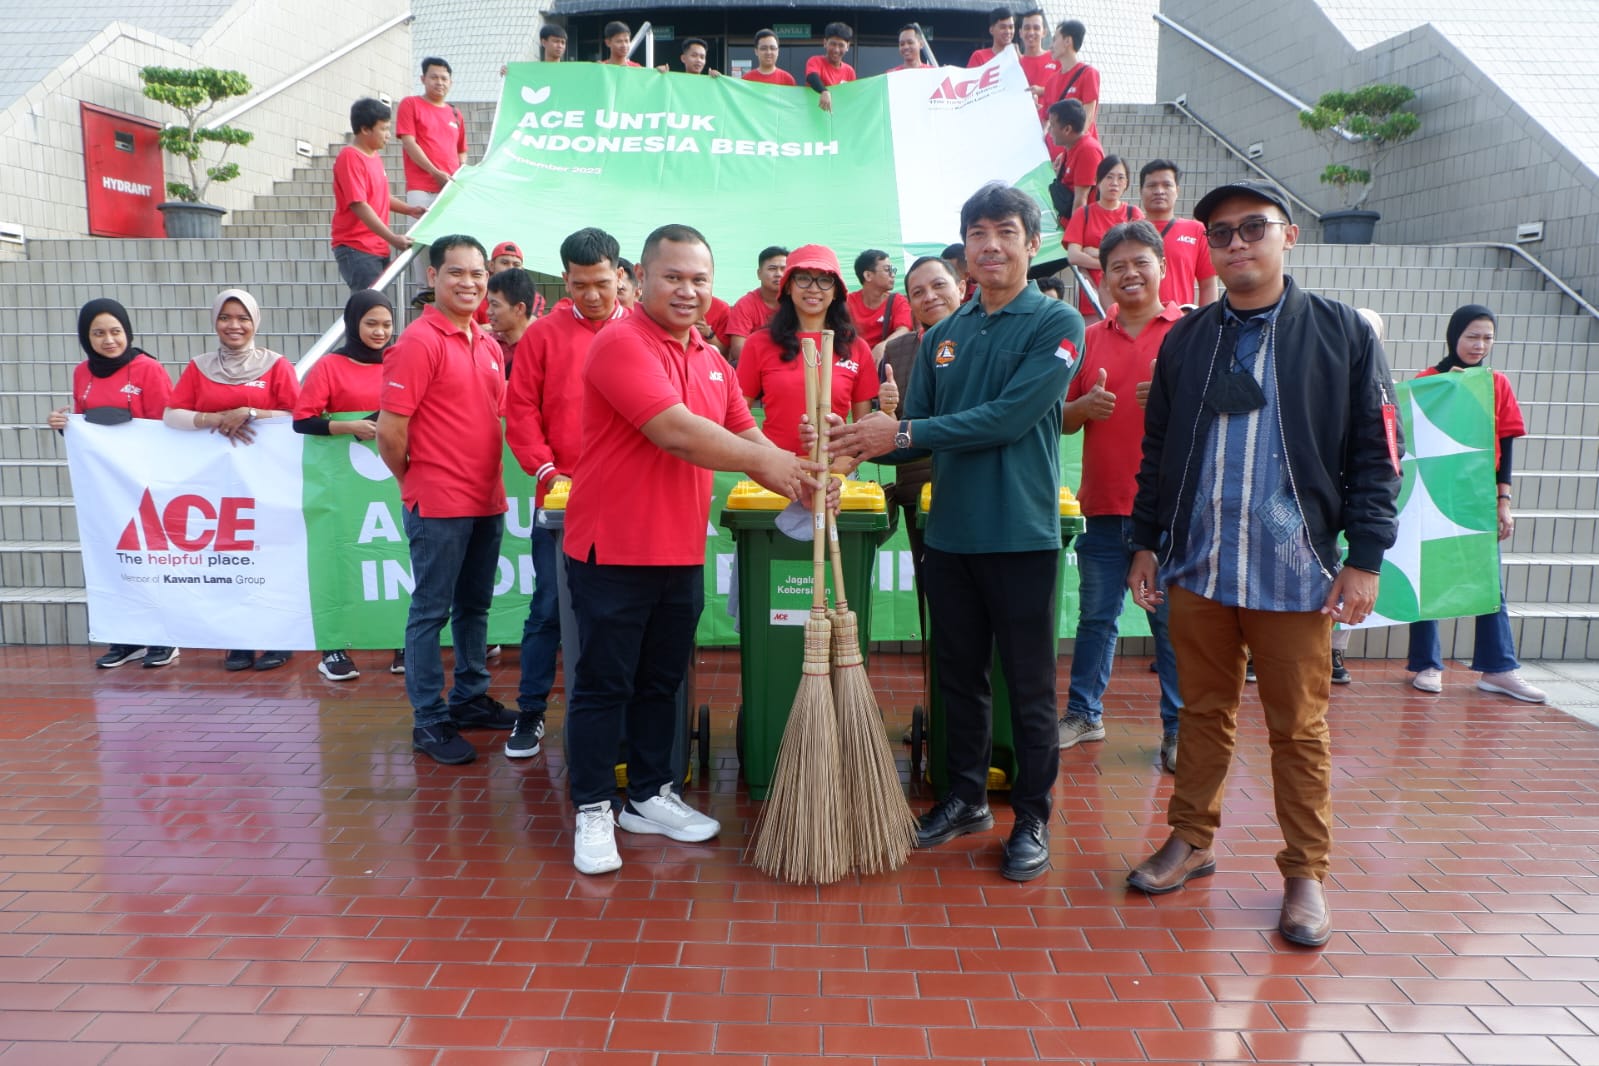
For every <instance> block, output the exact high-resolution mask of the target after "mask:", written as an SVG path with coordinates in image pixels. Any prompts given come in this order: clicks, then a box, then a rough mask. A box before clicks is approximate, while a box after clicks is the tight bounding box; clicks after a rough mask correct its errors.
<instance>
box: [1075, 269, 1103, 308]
mask: <svg viewBox="0 0 1599 1066" xmlns="http://www.w3.org/2000/svg"><path fill="white" fill-rule="evenodd" d="M1066 265H1067V267H1069V268H1070V269H1071V272H1072V277H1074V278H1076V279H1077V291H1078V292H1080V293H1082V294H1083V295H1084V296H1086V297H1088V303H1089V305H1090V306H1091V307H1093V309H1094V313H1095V314H1096V315H1098V316H1099V317H1100V318H1104V317H1105V305H1104V304H1102V303H1100V302H1099V289H1098V287H1097V286H1095V285H1093V284H1092V283H1091V282H1090V281H1089V280H1088V275H1087V274H1084V273H1083V272H1082V271H1081V270H1078V269H1077V264H1076V263H1067V264H1066Z"/></svg>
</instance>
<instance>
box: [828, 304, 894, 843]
mask: <svg viewBox="0 0 1599 1066" xmlns="http://www.w3.org/2000/svg"><path fill="white" fill-rule="evenodd" d="M832 365H833V334H832V333H831V332H824V333H823V334H822V379H821V393H822V395H823V396H827V397H831V395H832V380H831V379H832ZM830 406H831V404H828V407H830ZM826 410H827V408H823V412H822V415H821V418H822V429H823V433H824V434H825V432H826V426H827V420H826V413H825V412H826ZM826 451H827V449H826V448H825V447H824V448H823V454H826ZM827 541H828V545H829V550H830V552H831V554H832V559H833V701H834V704H835V705H836V707H837V708H838V733H839V753H840V761H841V762H842V764H843V774H844V795H845V803H846V804H847V805H848V810H849V827H850V854H851V856H852V860H853V863H854V866H855V869H856V870H857V871H859V872H860V873H863V874H877V873H882V872H884V871H885V870H897V869H899V868H900V867H901V866H903V865H904V864H905V860H906V859H908V858H909V857H910V853H911V849H912V847H914V846H915V843H916V815H915V814H913V813H912V812H911V808H910V804H909V803H907V802H906V800H905V791H904V789H902V788H901V787H900V783H899V767H898V766H897V765H896V764H895V762H894V752H893V749H891V748H890V747H889V746H888V737H887V735H886V734H884V732H883V713H882V711H881V710H879V709H878V706H877V697H876V696H875V695H873V694H872V683H871V680H870V679H869V678H868V677H867V676H866V664H865V662H864V661H863V660H862V659H861V644H860V635H859V623H858V622H857V621H856V618H855V612H854V611H852V610H850V606H849V601H848V599H846V598H845V593H844V557H843V552H842V551H841V550H840V548H839V543H838V522H837V520H836V519H835V518H834V516H833V515H832V513H831V512H829V514H828V516H827Z"/></svg>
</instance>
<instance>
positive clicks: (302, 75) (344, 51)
mask: <svg viewBox="0 0 1599 1066" xmlns="http://www.w3.org/2000/svg"><path fill="white" fill-rule="evenodd" d="M411 19H412V15H411V12H409V11H407V12H406V13H405V14H403V15H395V16H394V17H393V18H391V19H389V20H388V21H386V22H383V23H380V24H379V25H378V26H377V27H376V28H375V29H371V30H368V31H367V32H366V33H363V34H362V35H361V36H359V37H357V38H356V39H355V40H353V41H351V42H349V43H348V44H345V45H341V46H340V47H338V48H335V49H334V50H333V51H331V52H329V53H328V54H327V55H325V56H323V57H322V58H321V59H318V60H317V61H316V62H314V63H312V64H311V65H310V66H308V67H306V68H305V69H303V70H300V71H298V72H296V73H294V74H290V75H289V76H288V77H287V78H284V79H283V80H282V81H280V82H278V83H276V84H275V85H273V86H271V87H270V88H266V89H262V90H261V91H260V92H258V93H256V94H255V95H254V96H251V97H247V98H246V99H244V100H241V101H240V102H239V103H237V104H235V105H234V106H233V107H230V108H228V109H227V110H226V111H224V112H222V113H221V114H220V115H217V116H216V117H215V118H212V119H209V120H207V121H206V122H203V123H201V125H200V128H201V129H207V130H209V129H215V128H216V127H218V126H225V125H227V124H228V123H229V122H232V121H233V120H234V119H236V118H238V117H239V116H240V115H242V114H244V113H245V112H246V111H249V110H250V109H251V108H254V107H257V106H259V105H261V104H264V103H266V102H267V101H268V100H270V99H272V98H273V97H274V96H276V95H278V94H279V93H281V92H283V91H284V90H285V89H288V88H290V87H291V86H293V85H295V84H297V83H299V82H302V81H304V80H305V79H306V78H309V77H310V76H311V75H313V74H315V73H316V72H317V71H319V70H321V69H322V68H323V67H325V66H327V65H328V64H330V63H336V62H338V61H339V60H341V59H343V58H344V57H345V56H347V55H349V54H350V53H351V52H353V51H355V50H356V49H357V48H360V47H361V46H362V45H364V44H367V43H368V42H370V41H372V40H374V39H376V38H378V37H381V36H383V35H384V34H385V33H388V32H389V31H390V30H392V29H394V27H396V26H400V25H403V24H405V23H407V22H410V21H411Z"/></svg>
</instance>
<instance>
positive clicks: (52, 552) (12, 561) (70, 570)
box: [0, 540, 83, 589]
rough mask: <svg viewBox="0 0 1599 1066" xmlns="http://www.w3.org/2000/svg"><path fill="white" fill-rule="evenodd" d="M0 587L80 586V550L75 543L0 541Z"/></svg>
mask: <svg viewBox="0 0 1599 1066" xmlns="http://www.w3.org/2000/svg"><path fill="white" fill-rule="evenodd" d="M0 586H3V587H6V588H30V589H47V588H49V589H81V588H83V552H82V550H81V549H80V548H79V547H78V545H77V544H76V543H71V542H55V541H47V540H16V541H4V542H0Z"/></svg>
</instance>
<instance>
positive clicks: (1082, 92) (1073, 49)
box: [1043, 19, 1099, 141]
mask: <svg viewBox="0 0 1599 1066" xmlns="http://www.w3.org/2000/svg"><path fill="white" fill-rule="evenodd" d="M1087 33H1088V28H1087V27H1086V26H1084V25H1083V24H1082V23H1081V22H1080V21H1078V20H1077V19H1067V20H1066V21H1065V22H1062V23H1061V24H1060V25H1059V26H1057V27H1055V38H1054V40H1053V41H1052V42H1051V44H1050V50H1049V54H1050V55H1051V56H1053V57H1054V58H1055V61H1056V62H1057V63H1059V64H1060V70H1058V71H1056V72H1055V73H1054V74H1053V75H1051V76H1050V79H1049V84H1048V85H1045V86H1044V97H1043V104H1044V107H1045V109H1046V110H1047V109H1048V107H1049V106H1050V105H1051V104H1054V103H1057V102H1059V101H1061V100H1080V101H1082V104H1083V109H1084V110H1085V111H1087V112H1088V135H1089V136H1090V137H1093V138H1094V139H1095V140H1096V141H1097V140H1099V71H1098V70H1095V69H1094V68H1093V67H1091V66H1089V65H1088V64H1087V63H1084V62H1083V61H1082V60H1081V59H1080V58H1078V55H1077V53H1078V52H1080V51H1082V48H1083V38H1084V37H1085V36H1086V35H1087Z"/></svg>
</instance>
